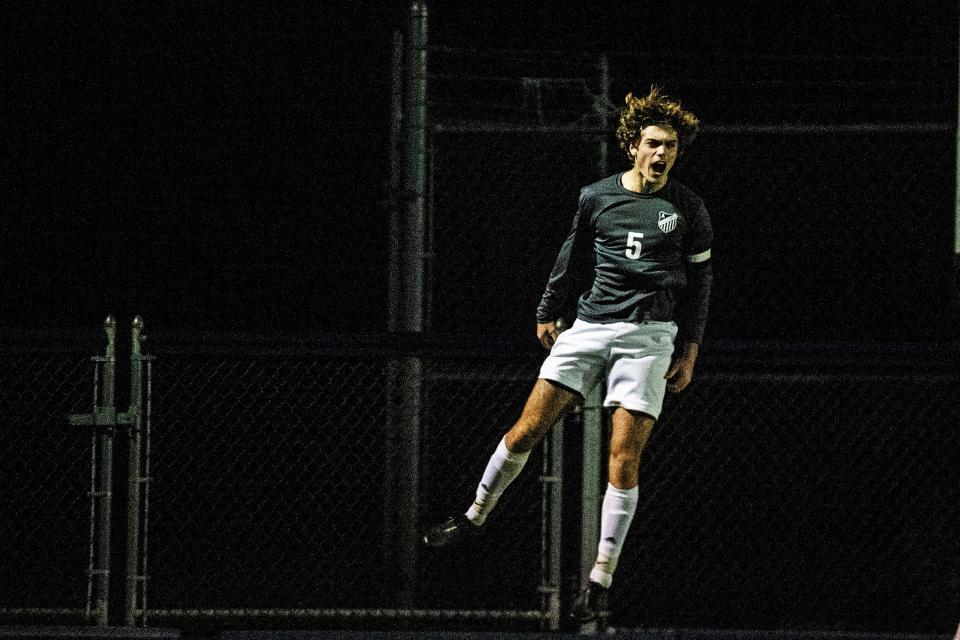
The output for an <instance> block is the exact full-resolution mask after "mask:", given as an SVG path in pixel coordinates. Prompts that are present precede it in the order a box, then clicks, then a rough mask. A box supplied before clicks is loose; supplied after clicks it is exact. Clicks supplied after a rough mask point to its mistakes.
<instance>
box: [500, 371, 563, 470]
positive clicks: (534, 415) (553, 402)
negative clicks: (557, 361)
mask: <svg viewBox="0 0 960 640" xmlns="http://www.w3.org/2000/svg"><path fill="white" fill-rule="evenodd" d="M579 397H580V396H579V395H577V394H576V393H574V392H573V391H570V390H569V389H566V388H564V387H561V386H560V385H559V384H557V383H556V382H554V381H553V380H547V379H545V378H538V379H537V382H536V384H534V385H533V390H532V391H530V396H529V397H528V398H527V403H526V404H525V405H524V407H523V413H522V414H521V415H520V418H519V419H518V420H517V421H516V422H515V423H514V425H513V426H512V427H511V428H510V431H508V432H507V435H505V436H504V440H505V442H506V444H507V448H508V449H509V450H510V451H513V452H516V453H529V452H530V451H532V450H533V448H534V447H536V446H537V445H538V444H540V441H541V440H543V437H544V436H545V435H547V432H548V431H549V430H550V427H552V426H553V425H554V424H556V423H557V420H559V419H560V418H561V417H563V415H564V414H565V413H566V412H567V411H569V410H570V407H572V406H573V404H574V403H575V402H576V401H577V399H578V398H579Z"/></svg>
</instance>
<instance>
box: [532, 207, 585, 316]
mask: <svg viewBox="0 0 960 640" xmlns="http://www.w3.org/2000/svg"><path fill="white" fill-rule="evenodd" d="M591 217H592V215H591V199H590V196H589V193H588V190H587V189H583V190H581V191H580V199H579V202H578V205H577V213H576V215H574V217H573V225H572V227H571V229H570V234H569V235H568V236H567V238H566V240H564V242H563V245H562V246H561V247H560V253H559V254H558V255H557V260H556V262H555V263H554V265H553V271H551V272H550V278H549V280H548V281H547V287H546V290H545V291H544V292H543V297H542V298H541V299H540V305H539V306H538V307H537V322H539V323H544V322H551V321H553V320H556V319H557V318H560V317H561V316H563V315H564V312H565V311H566V310H567V308H568V304H569V298H570V292H571V290H572V289H580V288H581V287H580V285H582V284H583V281H584V280H585V279H586V275H587V272H588V271H589V269H590V265H591V257H592V255H593V235H594V234H593V226H592V223H591ZM577 293H579V291H577Z"/></svg>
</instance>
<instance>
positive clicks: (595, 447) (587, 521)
mask: <svg viewBox="0 0 960 640" xmlns="http://www.w3.org/2000/svg"><path fill="white" fill-rule="evenodd" d="M601 387H602V385H599V384H598V385H597V386H595V387H594V388H593V390H592V391H590V393H588V394H587V396H586V398H585V399H584V406H583V464H582V465H581V469H582V473H583V476H582V481H581V484H580V486H581V487H582V489H581V491H582V494H581V505H582V506H581V509H580V584H581V585H585V584H586V583H587V580H588V579H589V577H590V569H592V568H593V563H594V561H595V560H596V559H597V544H598V543H599V542H600V541H599V540H598V538H599V537H600V499H601V498H600V496H602V495H603V484H602V481H601V478H600V468H601V465H600V456H601V455H603V438H602V430H603V393H602V389H601Z"/></svg>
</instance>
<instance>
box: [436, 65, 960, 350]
mask: <svg viewBox="0 0 960 640" xmlns="http://www.w3.org/2000/svg"><path fill="white" fill-rule="evenodd" d="M431 54H432V55H433V57H432V58H431V64H432V67H431V68H432V74H431V76H430V81H431V84H430V92H431V93H430V102H429V107H430V110H431V114H432V121H431V122H432V135H431V138H430V148H431V154H430V176H431V180H430V188H429V192H430V194H431V197H430V203H431V205H432V206H431V211H430V220H431V221H432V222H431V224H430V228H429V229H428V233H430V234H431V236H432V237H433V241H432V243H431V250H432V252H431V259H432V263H431V265H432V268H431V282H432V286H431V293H432V296H433V300H432V303H433V306H432V309H433V311H434V313H435V317H434V319H433V322H432V326H433V327H434V328H435V329H436V330H438V331H442V332H453V333H458V332H462V331H465V330H468V329H467V328H468V327H473V326H476V325H477V324H480V325H482V326H484V327H485V330H487V331H490V332H503V333H511V334H516V333H517V332H529V331H531V330H532V329H531V327H532V324H533V315H534V310H535V309H536V306H537V303H538V302H539V298H540V295H541V294H542V292H543V287H544V285H545V283H546V280H547V277H548V275H549V273H550V269H551V267H552V265H553V259H554V258H555V257H556V253H557V251H558V250H559V247H560V245H561V243H562V241H563V238H564V237H565V236H566V235H567V233H568V231H569V228H570V225H571V222H572V219H573V214H574V211H575V208H576V204H577V194H578V192H579V189H580V188H581V187H582V186H585V185H587V184H589V183H591V182H593V181H595V180H597V179H599V178H601V177H605V176H606V175H609V174H611V173H615V172H618V171H623V170H625V169H627V168H628V166H627V160H626V158H625V156H624V154H623V153H622V151H621V150H620V149H619V147H618V146H617V143H616V140H615V138H614V136H613V131H614V129H615V128H616V123H617V116H618V112H619V108H620V106H621V105H622V100H623V96H624V95H625V94H626V93H627V92H628V91H635V92H636V91H645V90H646V89H647V87H649V85H650V84H653V83H656V82H660V83H662V82H663V81H664V80H667V81H670V80H671V79H672V76H671V72H672V71H678V72H679V71H681V70H682V69H683V68H684V67H683V62H682V61H679V62H678V61H671V62H670V63H669V64H667V63H665V66H663V67H662V68H660V69H659V70H657V71H656V72H654V68H655V66H654V65H650V64H646V62H649V61H641V62H645V63H644V64H641V65H639V66H638V65H637V63H638V59H637V58H630V57H627V56H623V55H620V56H609V57H599V56H598V57H597V59H595V60H593V61H591V60H589V59H588V58H586V57H585V56H583V55H571V56H564V57H561V56H560V55H559V54H550V53H543V54H536V53H533V52H504V51H499V52H483V51H472V50H466V49H450V48H444V47H435V48H434V49H431ZM731 62H733V61H731ZM736 62H737V63H738V64H740V65H742V66H743V69H742V73H741V75H740V76H738V80H737V83H738V86H741V85H747V86H749V90H744V91H742V92H738V93H737V94H736V95H735V96H725V99H726V100H725V101H726V102H727V103H729V104H727V105H726V106H725V107H724V108H723V109H719V111H718V109H716V108H714V103H715V102H716V101H717V100H718V99H720V98H718V97H717V96H713V97H711V94H710V93H709V92H706V91H705V90H706V86H707V85H705V84H702V83H698V82H697V81H695V80H685V81H679V82H676V83H674V82H670V86H668V89H671V90H672V89H673V88H676V89H677V97H678V98H680V99H682V100H683V101H684V104H685V105H686V106H688V107H689V108H691V109H693V110H694V111H695V112H697V113H699V114H700V115H701V116H702V117H704V118H705V120H706V121H705V124H704V129H703V132H702V133H701V135H700V136H699V137H698V139H697V140H696V141H695V142H694V144H693V145H692V146H691V147H690V150H689V152H688V153H687V154H686V155H685V156H684V157H682V158H681V159H680V161H679V163H678V165H677V167H676V168H675V169H674V174H673V175H675V176H676V178H677V179H679V180H680V181H681V182H683V183H685V184H687V185H688V186H689V187H691V188H692V189H693V190H694V191H696V192H697V193H698V194H699V195H701V196H702V197H703V198H704V201H705V203H706V206H707V208H708V210H709V211H710V213H711V218H712V220H713V225H714V231H715V249H714V258H715V259H714V270H715V278H714V295H713V298H712V302H711V304H712V309H713V312H712V313H711V318H710V322H709V325H708V328H707V332H708V335H709V336H710V337H724V338H732V339H768V338H769V339H781V340H811V339H820V340H904V339H921V338H930V337H934V336H936V337H940V338H949V337H950V336H952V335H953V334H954V332H955V330H956V328H957V327H958V323H957V318H956V317H955V314H952V315H951V314H950V312H949V308H950V307H949V302H950V296H951V293H950V292H951V288H952V286H953V285H952V281H951V278H952V276H951V268H952V267H951V246H950V239H951V237H952V235H953V226H954V220H953V218H954V211H953V209H954V207H953V187H952V185H953V183H954V178H955V176H954V164H955V139H954V138H955V127H954V125H953V124H950V122H948V120H952V119H953V118H954V117H955V113H954V112H951V111H947V110H945V109H944V108H943V107H942V104H941V103H940V102H939V100H941V99H942V95H940V94H942V93H943V92H942V91H937V90H934V89H932V88H930V87H926V88H918V89H917V90H918V91H921V90H922V91H925V92H927V91H929V92H934V93H936V96H934V95H931V96H928V97H929V99H930V100H931V101H934V99H936V101H934V102H930V103H929V104H930V105H931V106H930V107H929V108H926V109H920V108H918V105H919V103H918V102H917V101H916V100H915V99H914V98H910V94H909V92H906V93H905V89H906V88H905V87H902V86H897V87H883V86H880V85H878V86H877V87H876V90H877V91H878V92H880V93H883V92H885V93H886V96H885V98H884V101H883V103H882V104H883V105H884V108H885V110H882V114H883V119H882V120H873V121H870V120H863V118H864V117H865V114H866V115H870V116H872V117H879V116H878V115H877V114H873V113H872V112H870V111H869V110H866V111H864V110H858V109H855V108H854V106H855V105H849V106H848V107H847V108H842V109H834V108H829V106H830V103H828V101H826V98H825V96H824V95H822V94H820V93H808V94H806V95H805V96H804V101H801V102H797V103H796V104H794V105H793V106H794V107H795V108H796V109H798V110H799V111H798V112H797V113H796V114H795V118H796V119H795V120H793V121H785V120H780V121H778V123H775V124H771V123H769V121H768V120H767V119H768V118H770V117H771V115H772V114H773V113H776V114H777V116H778V117H781V118H783V117H785V112H784V110H783V109H780V110H777V111H773V110H772V107H771V104H772V103H767V102H764V101H765V100H774V99H780V98H782V96H781V95H780V93H779V92H778V90H777V88H776V87H773V86H770V85H769V84H765V83H763V82H762V81H761V79H760V78H752V76H751V74H753V73H754V72H756V73H758V74H759V73H760V70H762V68H763V67H764V64H766V63H769V64H772V63H773V61H746V60H737V61H736ZM874 62H875V61H858V65H859V66H860V67H863V68H864V69H866V68H867V67H870V65H872V64H873V63H874ZM688 64H692V63H688ZM637 68H639V69H642V70H643V72H644V75H643V76H641V77H640V78H637V79H636V80H627V78H631V77H634V73H635V69H637ZM871 68H872V67H871ZM831 69H832V73H837V74H840V73H841V70H840V69H839V68H832V67H831ZM686 72H687V73H688V74H689V73H693V74H695V69H693V68H688V69H686ZM859 72H860V71H858V69H857V68H856V67H851V68H850V69H845V70H843V73H846V74H850V75H851V76H855V75H856V74H857V73H859ZM693 77H694V78H696V77H698V76H696V75H694V76H693ZM838 82H839V76H838ZM871 86H872V85H871ZM798 99H799V98H798ZM878 100H879V98H878ZM908 104H909V105H913V106H914V109H915V112H914V113H913V115H912V116H911V115H908V112H907V111H906V110H905V109H906V106H905V105H908ZM730 105H741V106H743V109H742V111H741V112H739V113H738V112H737V111H736V109H734V108H732V107H731V106H730ZM758 105H766V107H765V109H759V111H758ZM894 105H897V107H896V108H894ZM934 105H935V106H934ZM874 107H876V108H878V109H879V108H880V107H877V106H876V105H874ZM704 111H706V113H712V112H717V114H718V117H719V116H720V114H722V115H723V116H724V117H726V118H728V119H727V120H726V121H723V120H721V121H719V122H718V121H711V120H709V119H707V118H706V116H705V115H704ZM953 111H955V105H954V110H953ZM944 114H945V115H944ZM894 116H896V117H897V118H903V120H902V121H899V122H896V121H891V120H890V119H891V118H892V117H894ZM746 117H751V118H754V119H753V120H752V122H749V121H748V122H746V123H745V121H744V118H746ZM935 117H940V118H942V120H939V121H938V120H935V119H933V118H935ZM911 118H912V119H911ZM790 122H796V123H797V124H791V123H790ZM892 140H909V141H910V144H911V145H912V146H915V148H916V149H922V150H923V152H922V153H920V152H918V153H911V154H910V159H909V160H905V159H904V158H902V157H901V156H900V155H898V154H893V153H890V152H889V149H890V144H891V141H892ZM839 300H842V301H843V304H838V301H839ZM907 310H909V311H907ZM907 316H908V318H909V321H908V322H904V320H905V319H907Z"/></svg>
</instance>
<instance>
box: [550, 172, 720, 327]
mask: <svg viewBox="0 0 960 640" xmlns="http://www.w3.org/2000/svg"><path fill="white" fill-rule="evenodd" d="M621 176H622V174H617V175H613V176H610V177H609V178H606V179H604V180H600V181H599V182H595V183H593V184H591V185H589V186H586V187H584V188H583V189H582V190H581V192H580V202H579V206H578V207H577V214H576V216H575V217H574V220H573V228H572V230H571V231H570V235H569V236H568V237H567V239H566V241H565V242H564V243H563V246H562V247H561V249H560V254H559V255H558V256H557V261H556V264H555V265H554V267H553V271H552V272H551V274H550V280H549V282H548V283H547V288H546V291H545V292H544V294H543V299H542V300H541V302H540V306H539V308H538V309H537V321H538V322H547V321H549V320H555V319H556V318H558V317H561V316H562V315H563V312H564V310H565V307H566V303H567V300H568V297H569V296H568V294H569V293H571V292H573V293H574V294H577V293H580V291H584V290H585V292H584V293H583V295H581V296H580V300H579V303H578V305H577V317H578V318H580V319H582V320H586V321H587V322H598V323H609V322H640V321H643V320H675V321H676V322H677V324H678V325H679V327H680V335H681V339H685V340H690V341H694V342H700V341H701V339H702V337H703V328H704V324H705V323H706V317H707V304H708V301H709V297H710V286H711V282H712V270H711V264H710V250H711V246H712V244H713V230H712V228H711V226H710V217H709V215H708V214H707V210H706V208H705V207H704V206H703V201H702V200H701V199H700V198H699V197H698V196H697V195H696V194H695V193H694V192H693V191H691V190H690V189H688V188H687V187H685V186H683V185H682V184H680V183H679V182H676V181H675V180H668V181H667V184H666V185H665V186H664V187H663V188H662V189H660V190H659V191H656V192H655V193H652V194H646V195H644V194H639V193H635V192H633V191H629V190H628V189H626V188H625V187H624V186H623V184H622V182H621Z"/></svg>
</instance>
